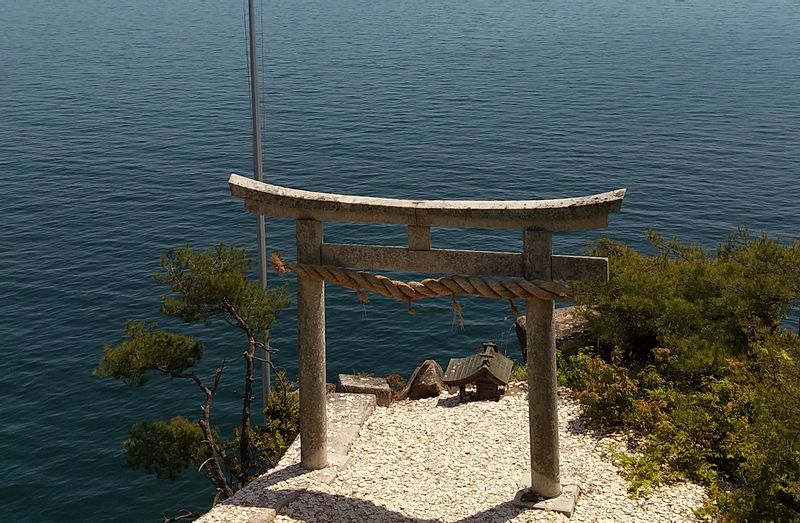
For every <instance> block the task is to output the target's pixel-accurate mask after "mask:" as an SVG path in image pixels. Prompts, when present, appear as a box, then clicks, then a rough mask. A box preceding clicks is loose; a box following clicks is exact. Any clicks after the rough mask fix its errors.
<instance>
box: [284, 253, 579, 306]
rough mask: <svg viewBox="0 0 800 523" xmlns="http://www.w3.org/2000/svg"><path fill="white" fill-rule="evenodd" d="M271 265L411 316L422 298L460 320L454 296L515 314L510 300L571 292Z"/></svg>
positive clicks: (514, 283)
mask: <svg viewBox="0 0 800 523" xmlns="http://www.w3.org/2000/svg"><path fill="white" fill-rule="evenodd" d="M272 264H273V265H274V267H275V271H276V272H277V273H278V274H284V273H286V272H294V273H296V274H297V275H298V276H301V277H304V278H313V279H315V280H321V281H327V282H330V283H335V284H336V285H341V286H342V287H347V288H348V289H352V290H354V291H356V293H357V294H358V297H359V299H360V300H361V301H362V303H366V302H367V301H368V298H367V296H366V293H365V292H366V291H371V292H377V293H378V294H382V295H383V296H386V297H389V298H394V299H396V300H400V301H404V302H406V304H408V308H409V312H412V313H413V308H412V305H411V302H412V301H414V300H421V299H423V298H436V297H440V296H448V297H450V299H451V301H452V302H453V308H454V309H455V312H456V316H457V317H460V307H459V306H458V303H456V301H455V297H456V296H458V295H465V296H481V297H484V298H492V299H495V300H501V299H505V300H509V303H511V307H512V309H514V311H515V313H518V311H517V310H516V307H515V306H514V304H513V302H511V300H515V299H523V300H527V299H535V300H545V301H552V300H567V299H572V297H573V294H572V289H570V287H569V286H567V285H565V284H563V283H557V282H552V281H540V280H521V279H510V280H489V279H484V278H478V277H474V276H458V275H453V276H448V277H445V278H426V279H424V280H422V281H409V282H404V281H398V280H392V279H390V278H387V277H386V276H381V275H378V274H372V273H369V272H363V271H354V270H350V269H343V268H341V267H334V266H331V265H308V264H304V263H289V262H287V261H285V260H284V259H283V258H281V256H280V254H273V255H272Z"/></svg>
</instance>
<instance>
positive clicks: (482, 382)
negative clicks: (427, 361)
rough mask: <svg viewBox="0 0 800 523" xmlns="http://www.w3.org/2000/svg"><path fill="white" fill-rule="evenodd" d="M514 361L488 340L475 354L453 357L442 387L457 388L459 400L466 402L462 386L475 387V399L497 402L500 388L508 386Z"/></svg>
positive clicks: (464, 387)
mask: <svg viewBox="0 0 800 523" xmlns="http://www.w3.org/2000/svg"><path fill="white" fill-rule="evenodd" d="M513 365H514V362H512V361H511V360H510V359H509V358H507V357H505V356H504V355H502V354H500V353H499V352H497V345H495V344H494V343H492V342H491V341H487V342H486V343H484V344H483V349H482V350H480V352H478V353H477V354H473V355H472V356H468V357H466V358H453V359H451V360H450V363H449V364H448V365H447V372H445V373H444V384H445V385H447V386H448V387H454V386H458V395H459V399H460V400H461V401H462V402H463V401H466V386H467V385H468V384H471V383H474V384H475V389H476V391H475V397H476V398H477V399H478V400H497V399H500V387H505V386H506V385H508V382H509V380H510V379H511V368H512V367H513Z"/></svg>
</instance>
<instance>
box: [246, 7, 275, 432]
mask: <svg viewBox="0 0 800 523" xmlns="http://www.w3.org/2000/svg"><path fill="white" fill-rule="evenodd" d="M254 3H255V2H254V0H248V1H247V19H248V24H247V25H248V33H249V41H250V105H251V108H252V112H253V173H254V175H255V179H256V180H258V181H259V182H263V181H264V170H263V164H262V160H261V124H260V120H259V116H258V92H259V91H258V61H257V60H256V47H257V46H256V22H255V5H254ZM256 221H257V223H258V276H259V282H260V283H261V288H262V289H265V290H266V288H267V238H266V234H265V230H264V217H263V216H262V215H260V214H259V215H257V216H256ZM268 347H269V342H267V347H265V348H264V362H263V363H262V367H261V376H262V391H261V392H262V401H263V409H262V412H263V410H264V409H266V407H267V401H268V400H269V389H270V385H271V384H270V378H271V376H270V364H269V351H268V350H267V349H268ZM265 422H266V416H265Z"/></svg>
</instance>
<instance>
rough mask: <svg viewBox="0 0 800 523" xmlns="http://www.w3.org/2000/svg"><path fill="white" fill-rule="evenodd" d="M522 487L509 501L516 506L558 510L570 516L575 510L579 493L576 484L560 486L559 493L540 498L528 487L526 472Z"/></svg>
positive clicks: (528, 480) (528, 481)
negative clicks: (552, 496)
mask: <svg viewBox="0 0 800 523" xmlns="http://www.w3.org/2000/svg"><path fill="white" fill-rule="evenodd" d="M520 485H521V486H524V488H523V489H521V490H519V491H518V492H517V495H516V496H514V501H512V502H511V504H512V505H514V506H515V507H517V508H524V509H534V510H546V511H549V512H558V513H560V514H564V515H565V516H567V517H568V518H569V517H572V513H573V512H575V505H577V503H578V497H579V496H580V494H581V489H580V487H579V486H578V485H576V484H574V483H570V484H567V485H562V486H561V494H560V495H558V496H556V497H554V498H542V497H540V496H538V495H537V494H536V493H534V492H533V491H531V489H530V479H529V478H528V474H525V476H524V478H523V481H521V482H520Z"/></svg>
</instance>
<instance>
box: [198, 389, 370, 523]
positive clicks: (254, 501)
mask: <svg viewBox="0 0 800 523" xmlns="http://www.w3.org/2000/svg"><path fill="white" fill-rule="evenodd" d="M375 405H376V399H375V396H373V395H371V394H349V393H338V392H337V393H333V394H329V395H328V401H327V407H328V449H327V452H328V458H329V461H330V462H331V466H329V467H328V468H325V469H322V470H318V471H313V472H312V471H306V470H305V469H303V468H302V467H301V466H300V437H299V436H298V437H297V438H296V439H295V440H294V442H293V443H292V444H291V445H290V446H289V448H288V449H287V450H286V453H285V454H284V455H283V457H282V458H281V460H280V461H279V462H278V464H277V465H276V466H275V468H273V469H271V470H270V471H268V472H267V473H265V474H263V475H261V476H259V477H258V478H256V479H255V480H253V482H251V483H250V484H249V485H247V486H246V487H245V488H243V489H241V490H240V491H238V492H237V493H236V494H234V496H233V497H231V498H230V499H227V500H225V501H223V502H222V503H221V504H219V505H217V506H216V507H214V508H213V509H211V510H210V511H209V512H207V513H206V514H204V515H203V516H201V517H200V518H199V519H197V520H196V521H199V522H201V523H251V522H256V521H258V522H259V523H262V522H263V523H269V522H271V521H273V520H274V519H275V516H276V514H277V513H278V512H280V510H281V509H282V508H283V507H285V506H286V505H288V504H289V503H291V502H292V501H294V500H295V499H296V498H297V496H299V495H300V494H301V493H302V492H303V491H304V489H303V488H302V487H298V486H297V485H298V483H300V484H309V483H313V482H322V483H326V484H330V483H332V482H333V481H334V480H335V479H336V475H337V473H338V471H339V470H340V468H339V467H341V468H344V467H346V466H347V463H348V462H349V457H348V455H347V453H348V450H349V449H350V446H351V445H352V443H353V441H354V440H355V438H356V437H357V436H358V431H359V429H360V428H361V426H362V425H363V424H364V422H365V421H366V420H367V418H369V416H370V415H371V414H372V413H373V412H374V411H375ZM298 478H300V479H298ZM290 482H291V483H290Z"/></svg>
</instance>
